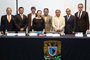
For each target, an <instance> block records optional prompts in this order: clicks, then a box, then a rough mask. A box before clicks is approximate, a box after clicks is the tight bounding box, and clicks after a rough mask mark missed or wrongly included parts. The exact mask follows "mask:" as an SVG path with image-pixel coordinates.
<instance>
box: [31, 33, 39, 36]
mask: <svg viewBox="0 0 90 60" xmlns="http://www.w3.org/2000/svg"><path fill="white" fill-rule="evenodd" d="M29 36H37V33H29Z"/></svg>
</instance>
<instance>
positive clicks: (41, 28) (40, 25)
mask: <svg viewBox="0 0 90 60" xmlns="http://www.w3.org/2000/svg"><path fill="white" fill-rule="evenodd" d="M41 14H42V11H41V10H38V11H37V17H35V18H34V19H33V24H32V28H33V29H32V32H33V31H34V32H37V33H38V34H44V32H45V22H44V19H43V18H42V17H41Z"/></svg>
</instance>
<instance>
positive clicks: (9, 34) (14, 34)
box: [7, 33, 16, 36]
mask: <svg viewBox="0 0 90 60" xmlns="http://www.w3.org/2000/svg"><path fill="white" fill-rule="evenodd" d="M7 36H16V33H8V34H7Z"/></svg>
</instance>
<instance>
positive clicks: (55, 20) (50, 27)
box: [1, 3, 89, 34]
mask: <svg viewBox="0 0 90 60" xmlns="http://www.w3.org/2000/svg"><path fill="white" fill-rule="evenodd" d="M78 10H79V11H78V12H76V13H75V15H72V14H71V10H70V9H69V8H67V9H66V14H67V15H66V16H64V17H63V16H61V11H60V10H58V9H57V10H56V11H55V14H56V15H55V16H54V17H52V16H50V15H48V14H49V9H48V8H45V9H44V11H43V12H44V15H42V11H41V10H38V11H37V13H35V12H36V8H35V7H31V13H30V14H28V16H26V15H24V14H23V13H24V8H23V7H20V8H19V14H17V15H15V16H14V15H12V14H11V13H12V9H11V8H7V9H6V12H7V14H6V15H4V16H2V17H1V29H2V31H1V33H2V34H3V33H4V32H5V30H7V31H16V32H17V31H25V30H26V28H27V27H28V31H32V32H33V31H35V32H37V33H38V34H44V33H45V32H59V33H65V34H74V33H75V32H83V33H84V34H85V33H86V32H89V16H88V13H87V12H86V11H83V4H82V3H80V4H78Z"/></svg>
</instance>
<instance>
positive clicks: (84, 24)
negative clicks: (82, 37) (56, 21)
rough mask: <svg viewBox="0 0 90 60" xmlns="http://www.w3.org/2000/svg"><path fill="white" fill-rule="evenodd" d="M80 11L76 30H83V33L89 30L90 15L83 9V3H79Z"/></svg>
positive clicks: (77, 14)
mask: <svg viewBox="0 0 90 60" xmlns="http://www.w3.org/2000/svg"><path fill="white" fill-rule="evenodd" d="M78 10H79V11H78V12H76V13H75V16H76V32H83V34H85V33H86V31H87V32H89V17H88V13H87V12H86V11H83V4H82V3H80V4H78Z"/></svg>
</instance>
